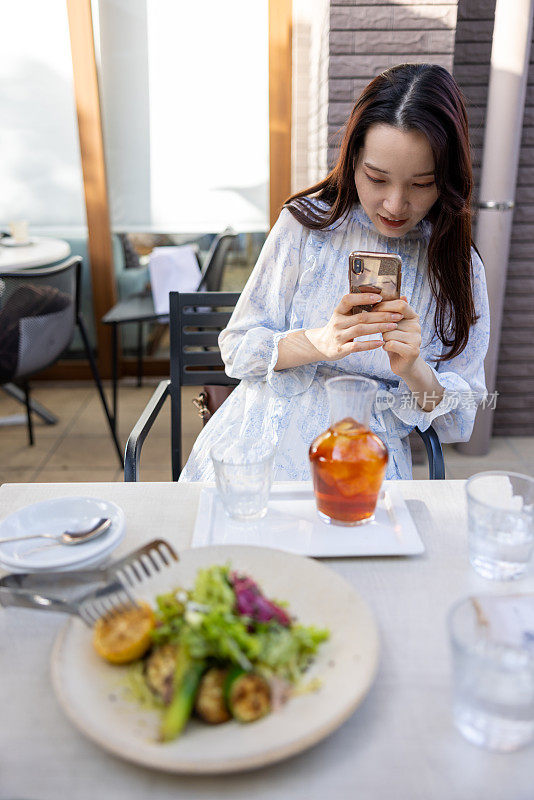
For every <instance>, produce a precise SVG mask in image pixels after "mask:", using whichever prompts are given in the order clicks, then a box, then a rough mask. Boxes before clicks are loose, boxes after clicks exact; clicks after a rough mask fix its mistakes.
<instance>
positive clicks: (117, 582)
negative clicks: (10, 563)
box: [0, 539, 178, 626]
mask: <svg viewBox="0 0 534 800" xmlns="http://www.w3.org/2000/svg"><path fill="white" fill-rule="evenodd" d="M174 561H178V555H177V553H176V551H175V550H174V549H173V547H172V546H171V545H170V544H169V543H168V542H166V541H165V540H164V539H154V540H153V541H151V542H148V544H146V545H143V547H139V548H138V549H137V550H134V551H133V552H132V553H129V554H128V555H126V556H124V557H123V558H120V559H118V560H116V561H114V562H112V563H111V564H108V566H106V567H103V568H94V569H85V570H76V571H73V572H44V571H43V572H39V573H23V574H18V575H7V576H6V577H4V578H2V579H0V605H3V606H22V607H24V608H40V609H48V610H50V611H64V612H66V613H68V614H77V615H79V616H80V617H81V618H82V619H83V621H84V622H85V623H86V624H87V625H89V626H92V625H94V623H95V622H96V620H97V619H98V618H99V617H102V616H107V615H109V614H111V613H114V612H116V611H120V610H124V609H125V608H126V607H128V606H131V605H135V604H136V603H135V598H134V595H133V593H132V592H133V590H135V588H136V587H137V586H138V584H140V583H142V582H144V581H145V580H148V579H149V578H151V577H153V576H154V575H155V574H156V573H158V572H160V571H161V570H163V569H166V568H168V567H170V566H171V564H172V563H173V562H174ZM91 584H92V586H91ZM95 584H96V585H95ZM89 586H91V588H89Z"/></svg>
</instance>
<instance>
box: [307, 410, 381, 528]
mask: <svg viewBox="0 0 534 800" xmlns="http://www.w3.org/2000/svg"><path fill="white" fill-rule="evenodd" d="M387 461H388V451H387V447H386V445H385V444H384V442H383V441H382V439H380V437H378V436H376V434H374V433H372V432H371V431H370V430H369V428H368V427H367V426H366V425H363V424H361V423H359V422H356V420H355V419H353V418H352V417H346V418H345V419H342V420H341V421H339V422H335V423H334V424H333V425H331V426H330V427H329V428H328V430H326V431H325V432H324V433H321V434H320V435H319V436H318V437H317V438H316V439H315V441H313V442H312V444H311V446H310V464H311V472H312V478H313V485H314V490H315V499H316V502H317V510H318V511H319V514H320V515H321V517H322V518H323V519H324V520H325V521H326V522H334V523H338V524H341V525H358V524H360V523H362V522H365V521H366V520H369V519H371V518H372V517H373V515H374V512H375V507H376V502H377V499H378V493H379V491H380V487H381V486H382V481H383V479H384V473H385V471H386V465H387Z"/></svg>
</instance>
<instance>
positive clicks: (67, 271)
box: [0, 256, 123, 466]
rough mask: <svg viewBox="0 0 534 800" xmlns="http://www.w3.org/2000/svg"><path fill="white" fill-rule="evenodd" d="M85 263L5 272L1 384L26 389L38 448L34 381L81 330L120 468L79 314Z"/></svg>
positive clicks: (0, 285)
mask: <svg viewBox="0 0 534 800" xmlns="http://www.w3.org/2000/svg"><path fill="white" fill-rule="evenodd" d="M81 265H82V259H81V258H80V257H79V256H75V257H73V258H69V259H68V260H67V261H64V262H63V263H61V264H57V265H56V266H53V267H46V268H43V269H32V270H28V269H25V270H19V271H18V272H7V273H0V383H1V384H10V383H14V384H18V385H20V386H22V388H23V390H24V395H25V402H26V415H27V423H28V439H29V443H30V445H33V442H34V437H33V425H32V411H31V404H30V387H29V378H30V377H31V376H32V375H35V374H36V373H37V372H40V371H41V370H43V369H45V368H46V367H49V366H50V365H51V364H53V363H54V362H55V361H57V360H58V358H59V357H60V356H61V355H62V353H64V352H65V350H66V349H67V348H68V346H69V345H70V343H71V341H72V338H73V336H74V332H75V330H76V326H77V327H78V330H79V332H80V335H81V337H82V340H83V344H84V347H85V352H86V355H87V358H88V360H89V364H90V366H91V372H92V374H93V378H94V381H95V384H96V387H97V389H98V392H99V395H100V399H101V401H102V406H103V409H104V413H105V415H106V418H107V421H108V425H109V429H110V433H111V436H112V439H113V442H114V445H115V448H116V450H117V455H118V457H119V461H120V463H121V466H122V464H123V460H122V452H121V448H120V445H119V442H118V440H117V437H116V435H115V432H114V429H113V423H112V419H111V416H110V413H109V409H108V405H107V402H106V398H105V395H104V391H103V389H102V382H101V380H100V375H99V373H98V369H97V366H96V363H95V360H94V357H93V353H92V351H91V347H90V345H89V340H88V337H87V331H86V329H85V325H84V322H83V318H82V314H81V312H80V278H81Z"/></svg>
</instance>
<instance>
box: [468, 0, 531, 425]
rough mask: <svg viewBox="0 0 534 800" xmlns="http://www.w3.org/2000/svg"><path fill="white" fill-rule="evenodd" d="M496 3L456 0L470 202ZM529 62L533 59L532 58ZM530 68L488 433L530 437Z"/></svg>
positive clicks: (479, 149) (478, 164)
mask: <svg viewBox="0 0 534 800" xmlns="http://www.w3.org/2000/svg"><path fill="white" fill-rule="evenodd" d="M494 12H495V0H459V4H458V25H457V31H456V49H455V57H454V75H455V77H456V79H457V81H458V83H459V84H460V86H461V87H462V90H463V91H464V93H465V95H466V97H467V100H468V113H469V121H470V126H471V140H472V149H473V165H474V173H475V202H476V200H477V198H478V184H479V177H480V167H481V161H482V148H483V141H484V124H485V114H486V103H487V94H488V80H489V64H490V57H491V44H492V37H493V22H494ZM531 59H532V56H531ZM533 251H534V63H532V60H531V66H530V72H529V79H528V85H527V96H526V107H525V116H524V121H523V136H522V141H521V152H520V159H519V172H518V179H517V190H516V208H515V211H514V219H513V226H512V242H511V249H510V258H509V263H508V272H507V279H506V293H505V300H504V314H503V324H502V331H501V345H500V351H499V361H498V368H497V386H496V388H497V391H498V392H499V397H498V401H497V407H496V411H495V417H494V424H493V433H494V434H496V435H514V434H515V435H522V434H524V435H527V434H528V435H532V434H534V404H533V402H532V394H533V392H534V259H533V258H532V253H533Z"/></svg>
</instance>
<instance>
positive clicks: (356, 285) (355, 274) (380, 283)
mask: <svg viewBox="0 0 534 800" xmlns="http://www.w3.org/2000/svg"><path fill="white" fill-rule="evenodd" d="M401 274H402V261H401V257H400V256H398V255H397V254H396V253H366V252H364V251H363V250H355V251H354V252H353V253H351V254H350V256H349V291H350V293H351V294H354V293H356V292H373V294H381V295H382V297H383V298H384V300H398V299H399V297H400V288H401ZM374 307H375V305H374V304H373V305H366V306H355V307H354V308H353V309H352V313H353V314H359V313H360V312H361V311H372V310H373V308H374Z"/></svg>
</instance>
